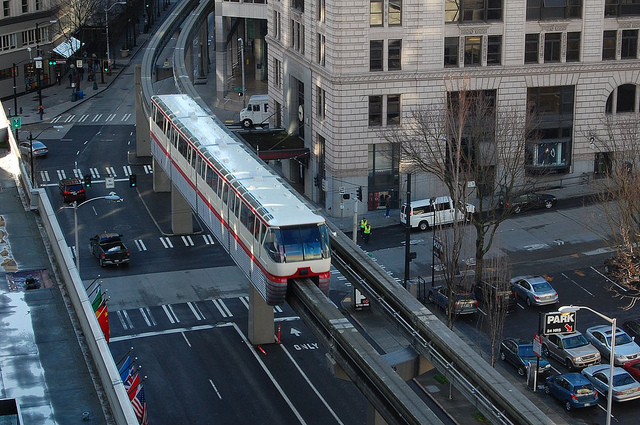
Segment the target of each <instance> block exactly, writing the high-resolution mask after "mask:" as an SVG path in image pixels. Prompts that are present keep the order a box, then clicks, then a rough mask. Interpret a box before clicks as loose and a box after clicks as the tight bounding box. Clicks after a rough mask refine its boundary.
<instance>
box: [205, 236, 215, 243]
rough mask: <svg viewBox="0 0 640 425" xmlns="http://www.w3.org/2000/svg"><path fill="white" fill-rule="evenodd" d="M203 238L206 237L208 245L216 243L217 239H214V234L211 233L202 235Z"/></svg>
mask: <svg viewBox="0 0 640 425" xmlns="http://www.w3.org/2000/svg"><path fill="white" fill-rule="evenodd" d="M202 239H204V243H205V244H207V245H214V244H215V241H214V240H213V236H211V235H202Z"/></svg>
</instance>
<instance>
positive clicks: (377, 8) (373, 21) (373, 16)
mask: <svg viewBox="0 0 640 425" xmlns="http://www.w3.org/2000/svg"><path fill="white" fill-rule="evenodd" d="M383 4H384V2H383V1H382V0H371V3H370V12H369V14H370V16H369V25H371V26H372V27H379V26H382V24H383V23H384V22H383V20H382V14H383V13H382V12H383V8H382V6H383Z"/></svg>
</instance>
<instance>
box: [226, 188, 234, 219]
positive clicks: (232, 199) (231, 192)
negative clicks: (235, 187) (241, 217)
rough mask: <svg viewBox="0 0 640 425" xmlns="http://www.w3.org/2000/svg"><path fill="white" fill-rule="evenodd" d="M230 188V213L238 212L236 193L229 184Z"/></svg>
mask: <svg viewBox="0 0 640 425" xmlns="http://www.w3.org/2000/svg"><path fill="white" fill-rule="evenodd" d="M228 187H229V190H228V191H227V192H229V214H235V212H236V193H235V192H233V191H232V190H231V186H228Z"/></svg>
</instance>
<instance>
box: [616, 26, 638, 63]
mask: <svg viewBox="0 0 640 425" xmlns="http://www.w3.org/2000/svg"><path fill="white" fill-rule="evenodd" d="M637 57H638V30H623V31H622V50H621V51H620V58H621V59H635V58H637Z"/></svg>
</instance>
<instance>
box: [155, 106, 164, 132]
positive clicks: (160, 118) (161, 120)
mask: <svg viewBox="0 0 640 425" xmlns="http://www.w3.org/2000/svg"><path fill="white" fill-rule="evenodd" d="M154 114H155V117H156V119H155V121H156V125H157V126H158V127H160V129H161V130H162V131H163V132H165V133H166V128H165V122H166V120H165V119H164V115H162V112H160V111H159V110H158V109H157V108H154Z"/></svg>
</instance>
